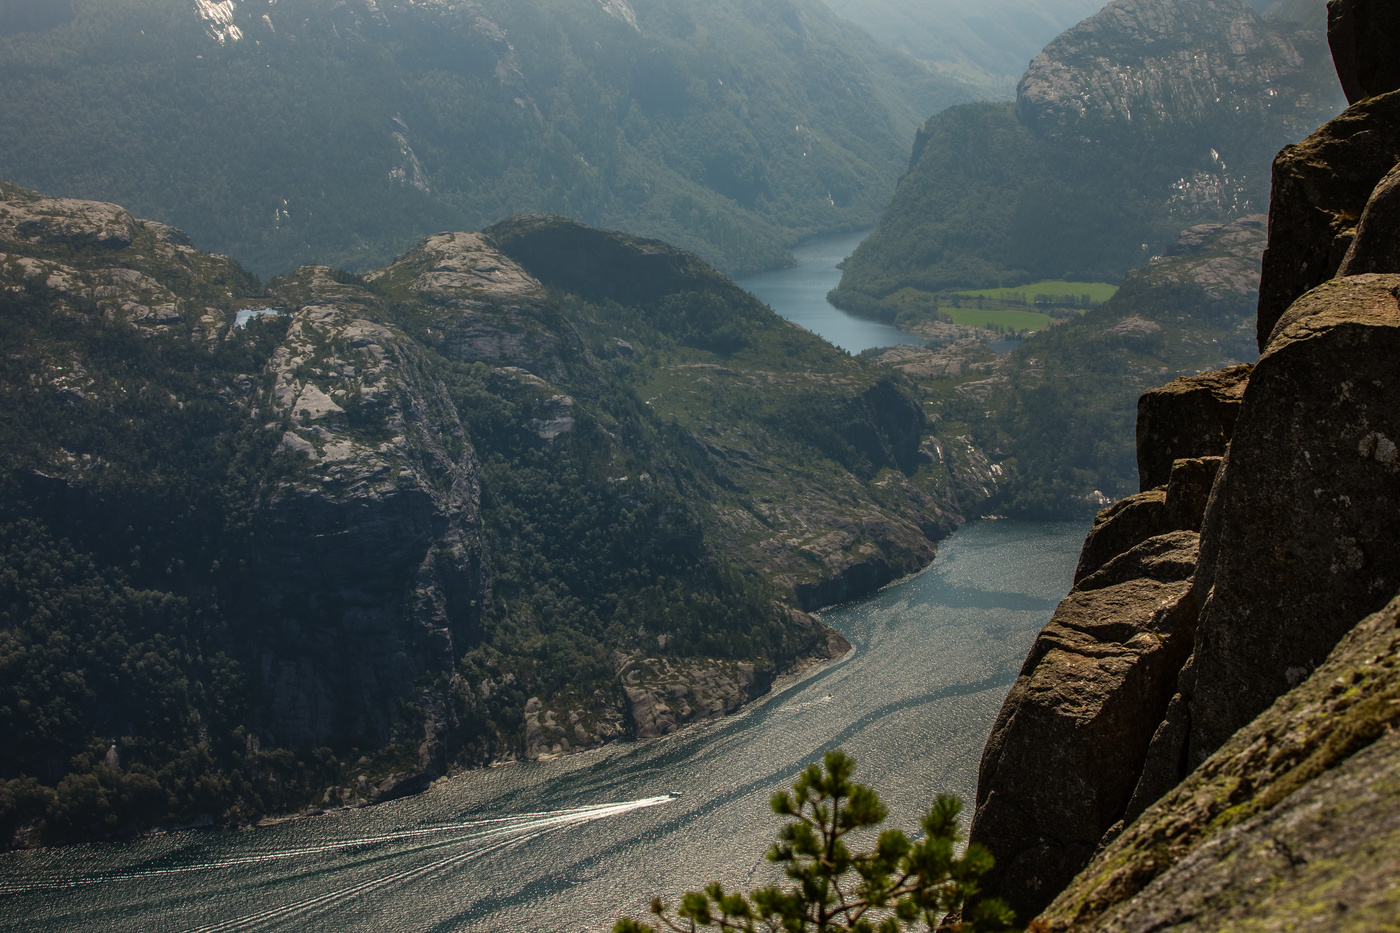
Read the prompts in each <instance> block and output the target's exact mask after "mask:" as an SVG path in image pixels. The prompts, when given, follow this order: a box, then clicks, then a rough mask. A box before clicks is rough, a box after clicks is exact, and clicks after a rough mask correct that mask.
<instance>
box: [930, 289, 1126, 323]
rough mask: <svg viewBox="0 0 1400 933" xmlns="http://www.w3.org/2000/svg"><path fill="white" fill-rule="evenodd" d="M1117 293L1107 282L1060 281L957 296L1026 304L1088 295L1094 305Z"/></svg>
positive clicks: (979, 291) (967, 292) (963, 293)
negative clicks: (1040, 298) (1040, 299)
mask: <svg viewBox="0 0 1400 933" xmlns="http://www.w3.org/2000/svg"><path fill="white" fill-rule="evenodd" d="M1117 293H1118V286H1117V285H1110V284H1108V283H1107V282H1066V281H1063V280H1061V279H1055V280H1053V281H1046V282H1033V283H1032V284H1030V285H1018V286H1016V287H1015V288H978V289H969V290H968V291H964V292H958V294H959V295H966V296H967V297H969V298H977V297H979V296H980V297H982V298H993V299H996V300H998V301H1016V300H1018V299H1022V298H1024V299H1025V300H1026V301H1027V302H1033V301H1035V296H1036V295H1053V296H1064V295H1069V296H1072V297H1074V298H1076V299H1078V298H1080V297H1081V296H1083V295H1088V296H1089V300H1090V301H1093V302H1096V303H1097V302H1100V301H1107V300H1108V299H1110V298H1112V297H1113V296H1114V295H1116V294H1117ZM959 323H961V321H960V322H959Z"/></svg>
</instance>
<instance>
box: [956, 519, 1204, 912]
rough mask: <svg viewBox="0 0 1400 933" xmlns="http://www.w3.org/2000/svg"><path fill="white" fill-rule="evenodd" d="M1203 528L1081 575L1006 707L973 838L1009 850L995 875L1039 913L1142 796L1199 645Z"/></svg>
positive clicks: (985, 760) (1010, 897) (988, 756)
mask: <svg viewBox="0 0 1400 933" xmlns="http://www.w3.org/2000/svg"><path fill="white" fill-rule="evenodd" d="M1195 539H1196V535H1195V534H1193V533H1191V532H1182V533H1179V534H1177V535H1168V536H1165V537H1164V538H1153V539H1151V540H1150V541H1148V542H1145V543H1144V544H1142V545H1140V546H1139V548H1138V549H1136V550H1137V551H1139V553H1133V552H1129V554H1126V555H1123V557H1121V558H1120V560H1122V561H1124V565H1125V566H1123V567H1120V568H1115V567H1114V565H1113V564H1110V565H1109V567H1106V568H1104V570H1102V571H1100V572H1099V574H1097V575H1095V576H1091V577H1089V578H1088V579H1087V580H1084V581H1081V582H1080V583H1079V584H1078V586H1076V588H1075V590H1074V591H1073V592H1071V593H1070V595H1069V596H1068V597H1067V598H1066V599H1065V600H1064V601H1063V602H1062V603H1060V606H1059V608H1058V609H1057V610H1056V612H1055V615H1054V618H1052V619H1051V621H1050V624H1049V625H1047V626H1046V627H1045V629H1044V630H1043V631H1041V633H1040V635H1039V637H1037V639H1036V642H1035V646H1034V647H1033V648H1032V649H1031V653H1030V656H1029V657H1028V658H1027V659H1026V662H1025V665H1024V667H1022V669H1021V674H1020V676H1019V677H1018V678H1017V680H1016V683H1015V685H1014V686H1013V687H1012V688H1011V692H1010V694H1009V695H1008V696H1007V698H1006V702H1005V703H1004V704H1003V706H1002V709H1001V713H1000V715H999V716H998V717H997V721H996V725H995V726H994V727H993V729H992V735H991V738H990V739H989V740H988V742H987V747H986V751H985V752H984V753H983V757H982V766H981V769H980V772H979V775H978V782H977V810H976V814H975V817H974V820H973V824H972V832H971V838H972V840H973V841H974V842H980V843H982V844H983V845H985V846H987V847H988V848H989V849H990V850H991V852H992V854H993V855H994V856H995V858H996V866H995V868H994V869H993V870H992V872H991V873H990V874H989V875H988V876H987V877H986V878H985V879H984V886H985V887H986V889H987V890H988V891H989V892H991V893H993V894H995V895H997V896H999V897H1002V898H1004V899H1006V900H1007V902H1008V903H1009V904H1010V905H1011V907H1012V909H1013V910H1015V911H1016V913H1017V915H1018V916H1022V917H1030V916H1034V915H1035V914H1036V913H1038V912H1039V911H1040V910H1041V909H1042V908H1043V907H1044V906H1045V905H1046V904H1048V903H1049V901H1050V899H1051V898H1053V897H1054V895H1055V893H1056V892H1058V891H1059V890H1061V889H1062V888H1063V887H1064V886H1065V885H1066V884H1067V883H1068V882H1069V881H1070V879H1072V878H1073V877H1074V876H1075V874H1077V873H1078V872H1079V870H1080V869H1081V868H1083V867H1084V865H1085V864H1086V863H1087V862H1088V861H1089V858H1090V856H1092V855H1093V853H1094V850H1095V848H1096V847H1097V846H1098V843H1099V839H1100V837H1102V835H1103V834H1104V832H1106V831H1107V830H1108V829H1109V827H1111V826H1112V825H1113V824H1114V823H1115V822H1116V821H1117V820H1119V819H1121V818H1122V815H1123V812H1124V809H1125V808H1126V807H1127V805H1128V802H1129V800H1130V798H1131V797H1132V793H1133V790H1134V788H1135V787H1136V785H1137V781H1138V775H1139V772H1140V771H1141V768H1142V765H1143V761H1144V760H1145V758H1146V755H1147V748H1148V743H1149V741H1150V740H1151V738H1152V734H1153V732H1154V730H1155V729H1156V728H1157V725H1158V723H1159V722H1160V721H1161V719H1162V717H1163V716H1164V715H1165V714H1166V710H1167V705H1168V703H1169V702H1170V700H1171V697H1172V693H1173V691H1174V690H1175V687H1176V674H1177V671H1178V670H1179V669H1180V667H1181V664H1182V662H1183V661H1184V660H1185V658H1186V655H1187V654H1189V653H1190V645H1191V636H1192V632H1193V630H1194V627H1195V620H1196V608H1195V604H1194V601H1193V599H1192V595H1191V585H1190V583H1189V582H1188V581H1187V580H1186V579H1185V578H1186V577H1188V576H1189V574H1190V571H1191V569H1193V568H1194V565H1195ZM1116 571H1121V572H1116ZM1134 571H1136V573H1134ZM1153 575H1155V576H1159V577H1165V578H1166V579H1154V578H1153ZM1120 577H1127V579H1123V580H1122V582H1118V579H1119V578H1120ZM1100 583H1102V584H1104V585H1102V586H1100V585H1099V584H1100Z"/></svg>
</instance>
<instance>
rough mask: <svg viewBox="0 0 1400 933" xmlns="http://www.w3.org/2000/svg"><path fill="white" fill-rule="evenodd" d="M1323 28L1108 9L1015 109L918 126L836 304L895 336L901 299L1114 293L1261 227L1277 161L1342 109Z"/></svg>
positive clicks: (1141, 2)
mask: <svg viewBox="0 0 1400 933" xmlns="http://www.w3.org/2000/svg"><path fill="white" fill-rule="evenodd" d="M1164 24H1165V26H1166V28H1164ZM1318 26H1320V23H1319V24H1317V25H1315V26H1314V27H1313V28H1311V29H1305V28H1300V27H1299V26H1298V25H1297V24H1295V23H1291V22H1290V23H1285V22H1282V21H1277V20H1265V19H1261V18H1260V17H1259V16H1258V15H1257V14H1255V13H1254V12H1253V11H1251V10H1250V9H1248V8H1247V7H1245V6H1244V5H1243V4H1241V3H1239V2H1238V0H1118V2H1115V3H1113V4H1110V5H1109V7H1108V8H1107V9H1106V10H1104V11H1103V12H1102V13H1100V14H1098V15H1096V16H1094V17H1091V18H1090V19H1088V20H1085V21H1084V22H1083V23H1081V24H1079V25H1078V26H1076V27H1074V28H1073V29H1071V30H1069V31H1067V32H1065V33H1064V34H1062V35H1061V36H1060V37H1059V38H1057V39H1056V40H1055V41H1054V42H1052V43H1051V44H1050V45H1049V46H1047V47H1046V50H1045V52H1044V53H1043V54H1042V55H1040V56H1039V57H1038V58H1037V59H1036V60H1035V61H1034V62H1032V64H1031V68H1030V70H1029V71H1027V72H1026V74H1025V76H1024V77H1023V78H1022V80H1021V85H1020V88H1019V90H1018V99H1017V103H1016V105H1014V106H1013V105H1010V104H970V105H965V106H961V107H954V108H951V109H949V110H948V111H945V112H944V113H941V114H938V115H936V116H934V117H932V118H931V119H929V120H928V122H927V123H925V124H924V127H923V128H922V129H921V130H920V132H919V135H918V138H917V140H916V143H915V147H914V156H913V160H912V162H911V166H910V171H909V174H908V175H907V176H906V177H905V178H904V179H903V180H902V181H901V182H900V185H899V188H898V189H897V190H896V192H895V195H894V197H893V199H892V200H891V202H890V204H889V206H888V207H887V208H886V210H885V212H884V214H883V215H882V216H881V220H880V223H879V225H878V226H877V227H876V229H875V231H874V232H873V233H872V234H871V236H870V237H869V238H868V239H867V240H866V241H865V242H864V243H862V244H861V246H860V247H859V248H858V249H857V250H856V252H855V254H854V255H853V256H852V257H851V259H850V261H849V263H848V264H847V266H846V269H845V273H844V274H843V276H842V280H841V284H840V286H839V287H838V288H837V289H836V290H835V291H834V292H833V293H832V299H833V301H835V302H836V303H837V304H839V305H840V306H841V307H845V308H848V309H850V310H851V311H854V312H856V313H860V314H866V315H870V316H876V317H883V318H889V319H893V317H894V315H895V314H896V313H897V311H898V308H897V307H896V305H897V302H896V301H895V300H894V299H893V297H892V296H895V295H896V293H902V291H903V290H910V289H912V290H915V291H918V292H925V293H931V294H932V293H937V292H941V291H946V290H950V289H964V288H984V287H1008V286H1019V285H1022V284H1025V283H1028V282H1032V281H1034V280H1036V279H1041V278H1066V279H1082V280H1084V281H1118V280H1119V279H1121V278H1122V277H1123V276H1124V275H1125V274H1126V273H1127V272H1128V270H1130V269H1132V268H1135V267H1137V266H1141V265H1142V264H1143V263H1144V262H1145V261H1146V260H1148V259H1149V258H1150V257H1152V256H1153V255H1156V254H1160V253H1162V252H1164V251H1165V250H1166V248H1167V247H1168V246H1169V245H1170V243H1171V241H1172V239H1173V238H1174V237H1175V236H1176V233H1177V232H1178V231H1179V230H1180V229H1181V228H1183V227H1185V226H1189V225H1191V224H1195V223H1202V222H1219V221H1223V220H1229V219H1233V218H1235V217H1239V216H1242V215H1245V214H1249V213H1254V212H1257V211H1260V210H1263V208H1264V206H1265V204H1267V202H1268V193H1269V165H1270V162H1271V160H1272V159H1273V156H1274V153H1276V152H1277V151H1278V149H1279V147H1280V146H1282V145H1283V144H1284V143H1287V142H1291V141H1293V140H1296V139H1299V138H1301V137H1302V136H1303V135H1305V134H1306V133H1307V132H1308V131H1309V130H1311V128H1312V127H1314V126H1315V125H1316V124H1317V123H1318V122H1319V121H1320V120H1322V119H1325V118H1326V117H1327V116H1330V115H1331V114H1333V113H1335V112H1336V110H1337V109H1339V108H1340V105H1341V98H1340V94H1339V93H1338V88H1337V84H1336V78H1335V76H1334V75H1333V74H1332V70H1331V67H1330V63H1329V62H1328V60H1327V56H1326V49H1325V44H1324V42H1323V39H1322V35H1321V32H1320V31H1319V29H1318V28H1317V27H1318ZM1231 43H1238V45H1239V46H1240V48H1238V49H1237V48H1236V46H1235V45H1232V44H1231ZM1237 52H1238V53H1239V54H1237ZM905 297H906V300H907V296H905Z"/></svg>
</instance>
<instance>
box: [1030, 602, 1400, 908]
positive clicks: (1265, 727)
mask: <svg viewBox="0 0 1400 933" xmlns="http://www.w3.org/2000/svg"><path fill="white" fill-rule="evenodd" d="M1397 726H1400V599H1397V600H1393V601H1391V602H1390V603H1389V604H1388V605H1387V606H1385V608H1384V609H1383V610H1381V611H1379V612H1376V613H1374V614H1373V615H1371V616H1369V617H1367V618H1365V619H1364V620H1363V621H1361V622H1360V623H1359V624H1357V625H1356V626H1355V627H1354V628H1353V629H1352V630H1351V632H1350V633H1349V634H1347V635H1346V637H1345V638H1343V639H1342V641H1341V643H1340V644H1339V645H1337V647H1336V648H1335V649H1334V650H1333V651H1332V653H1331V654H1330V656H1329V657H1328V658H1327V660H1326V662H1325V663H1324V664H1322V665H1321V666H1320V667H1318V669H1317V670H1316V671H1314V672H1313V673H1312V675H1311V676H1310V677H1309V678H1308V679H1306V680H1305V681H1303V682H1302V683H1301V684H1300V685H1299V686H1298V687H1297V688H1295V689H1294V690H1292V691H1290V692H1288V693H1286V694H1284V695H1283V696H1281V697H1279V698H1278V699H1277V700H1276V701H1275V702H1274V703H1273V704H1272V705H1271V706H1270V707H1269V709H1267V710H1266V711H1265V712H1264V713H1263V714H1262V715H1260V716H1259V717H1258V718H1256V719H1255V720H1254V721H1253V722H1251V723H1250V724H1249V725H1247V726H1246V727H1244V728H1243V729H1241V730H1240V731H1239V732H1237V733H1236V734H1235V735H1234V736H1233V737H1231V738H1230V740H1229V741H1228V742H1226V743H1225V745H1224V746H1222V747H1221V748H1220V749H1219V750H1218V751H1217V752H1215V754H1214V755H1212V756H1211V757H1210V759H1208V760H1207V761H1206V762H1205V763H1204V764H1202V765H1201V766H1200V767H1199V768H1197V769H1196V771H1195V772H1194V773H1193V774H1191V776H1190V777H1188V778H1187V779H1186V780H1185V781H1183V782H1182V783H1181V785H1180V786H1179V787H1177V788H1176V789H1174V790H1172V791H1171V792H1170V793H1168V794H1167V795H1166V796H1165V797H1163V798H1162V799H1161V800H1159V801H1158V802H1157V803H1156V804H1155V805H1153V806H1152V807H1151V808H1149V809H1148V810H1147V812H1146V813H1144V814H1143V815H1142V817H1141V818H1139V819H1138V820H1137V821H1136V822H1134V823H1133V824H1132V825H1131V826H1130V827H1128V829H1127V830H1126V831H1125V832H1124V833H1123V834H1122V835H1121V836H1120V837H1119V838H1118V839H1116V840H1115V841H1114V842H1112V843H1111V844H1109V845H1108V846H1106V847H1105V848H1104V849H1103V851H1101V852H1099V853H1098V854H1097V855H1096V856H1095V858H1094V860H1093V861H1092V863H1091V864H1090V865H1089V866H1088V867H1087V868H1086V869H1085V870H1084V871H1083V872H1082V873H1081V874H1080V875H1079V876H1078V877H1077V878H1076V879H1075V880H1074V881H1073V882H1072V883H1071V884H1070V886H1069V887H1068V888H1067V889H1066V890H1065V891H1064V892H1063V893H1062V894H1060V896H1059V897H1058V898H1056V899H1055V901H1054V903H1053V904H1051V905H1050V907H1049V909H1048V910H1046V911H1045V913H1044V914H1042V915H1041V917H1040V920H1041V922H1042V923H1044V924H1045V925H1046V927H1047V928H1048V929H1050V930H1053V931H1056V933H1069V931H1075V933H1089V931H1103V933H1109V931H1113V933H1148V931H1160V930H1180V931H1188V930H1190V931H1206V930H1225V929H1243V928H1246V927H1247V928H1248V929H1251V930H1263V931H1284V930H1292V929H1298V928H1299V927H1298V924H1300V923H1308V922H1311V923H1316V924H1317V925H1318V926H1319V927H1326V928H1327V929H1335V930H1347V931H1358V933H1361V931H1372V930H1382V929H1385V928H1386V927H1387V925H1389V924H1393V923H1394V920H1395V917H1396V916H1397V914H1398V913H1400V781H1398V780H1397V778H1396V775H1397V774H1400V733H1397V731H1396V727H1397Z"/></svg>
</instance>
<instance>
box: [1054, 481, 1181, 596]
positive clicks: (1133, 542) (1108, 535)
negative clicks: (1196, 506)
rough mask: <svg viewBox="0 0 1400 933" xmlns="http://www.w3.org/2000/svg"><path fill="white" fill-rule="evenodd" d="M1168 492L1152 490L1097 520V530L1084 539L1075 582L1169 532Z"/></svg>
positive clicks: (1113, 507) (1116, 505)
mask: <svg viewBox="0 0 1400 933" xmlns="http://www.w3.org/2000/svg"><path fill="white" fill-rule="evenodd" d="M1166 515H1167V491H1166V490H1165V489H1161V488H1158V489H1149V490H1147V491H1146V492H1140V493H1138V494H1137V495H1135V496H1129V497H1128V498H1126V499H1122V500H1119V501H1118V502H1115V503H1114V504H1113V505H1111V506H1109V507H1108V508H1106V509H1104V510H1103V511H1102V512H1100V513H1099V514H1098V515H1097V516H1096V517H1095V518H1094V527H1093V528H1091V529H1089V534H1088V536H1087V537H1086V538H1085V539H1084V547H1083V548H1082V549H1081V550H1080V552H1079V564H1078V566H1076V567H1075V569H1074V582H1075V583H1078V582H1079V581H1080V580H1083V579H1084V578H1085V577H1088V576H1089V575H1091V574H1093V573H1095V572H1097V571H1098V570H1099V568H1101V567H1102V566H1103V565H1104V564H1107V563H1108V562H1109V561H1110V560H1112V559H1113V558H1115V557H1117V556H1118V555H1119V554H1123V553H1126V552H1127V551H1129V550H1130V549H1132V548H1134V547H1136V546H1137V545H1139V544H1141V543H1142V542H1144V541H1146V540H1147V539H1148V538H1152V537H1155V536H1157V535H1159V534H1161V533H1162V532H1164V531H1166V530H1167V527H1166Z"/></svg>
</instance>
